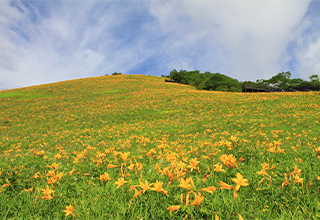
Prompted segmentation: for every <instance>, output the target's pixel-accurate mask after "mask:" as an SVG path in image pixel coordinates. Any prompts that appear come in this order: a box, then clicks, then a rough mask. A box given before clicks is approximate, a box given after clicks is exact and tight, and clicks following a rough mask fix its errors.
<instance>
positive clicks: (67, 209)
mask: <svg viewBox="0 0 320 220" xmlns="http://www.w3.org/2000/svg"><path fill="white" fill-rule="evenodd" d="M73 211H74V207H73V206H72V205H69V206H66V210H63V212H65V213H66V216H68V215H72V216H74V214H73Z"/></svg>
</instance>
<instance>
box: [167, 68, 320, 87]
mask: <svg viewBox="0 0 320 220" xmlns="http://www.w3.org/2000/svg"><path fill="white" fill-rule="evenodd" d="M168 78H169V80H166V81H167V82H175V83H181V84H186V85H191V86H194V87H196V88H197V89H199V90H212V91H228V92H241V91H245V87H250V88H259V89H260V91H270V92H272V91H320V79H319V76H318V75H312V76H310V77H309V81H305V80H303V79H300V78H294V79H291V73H290V72H289V71H287V72H281V73H278V74H277V75H275V76H273V77H271V78H270V79H267V80H265V79H258V80H256V81H255V82H253V81H244V82H240V81H238V80H237V79H233V78H231V77H229V76H226V75H223V74H220V73H210V72H205V73H200V71H199V70H194V71H186V70H180V71H177V70H176V69H174V70H172V71H171V72H170V75H169V76H168Z"/></svg>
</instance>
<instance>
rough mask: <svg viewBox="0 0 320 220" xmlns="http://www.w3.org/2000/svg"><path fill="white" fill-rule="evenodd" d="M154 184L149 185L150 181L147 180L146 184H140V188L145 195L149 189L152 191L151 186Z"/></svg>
mask: <svg viewBox="0 0 320 220" xmlns="http://www.w3.org/2000/svg"><path fill="white" fill-rule="evenodd" d="M151 185H152V184H149V183H148V180H146V181H145V182H144V183H143V182H140V185H139V186H140V187H141V188H142V191H143V193H145V192H146V191H147V190H148V189H151V187H150V186H151Z"/></svg>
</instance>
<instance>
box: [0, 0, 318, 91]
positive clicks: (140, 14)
mask: <svg viewBox="0 0 320 220" xmlns="http://www.w3.org/2000/svg"><path fill="white" fill-rule="evenodd" d="M319 12H320V1H316V0H281V1H280V0H63V1H61V0H54V1H49V0H13V1H8V0H0V90H3V89H12V88H19V87H26V86H32V85H39V84H45V83H51V82H58V81H63V80H69V79H77V78H85V77H94V76H103V75H106V74H109V75H110V74H112V73H114V72H121V73H123V74H144V75H154V76H161V75H169V73H170V72H171V71H172V70H173V69H176V70H178V71H179V70H181V69H183V70H200V71H201V72H206V71H209V72H211V73H221V74H225V75H227V76H230V77H232V78H235V79H238V80H240V81H246V80H251V81H255V80H257V79H269V78H271V77H272V76H274V75H276V74H278V73H280V72H286V71H290V72H291V73H292V78H302V79H305V80H308V79H309V76H311V75H313V74H320V13H319Z"/></svg>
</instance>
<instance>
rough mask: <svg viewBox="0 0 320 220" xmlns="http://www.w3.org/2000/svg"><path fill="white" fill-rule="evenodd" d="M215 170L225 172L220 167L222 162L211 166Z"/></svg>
mask: <svg viewBox="0 0 320 220" xmlns="http://www.w3.org/2000/svg"><path fill="white" fill-rule="evenodd" d="M213 167H214V171H215V172H226V171H225V170H224V169H222V164H221V165H220V164H216V165H214V166H213Z"/></svg>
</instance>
